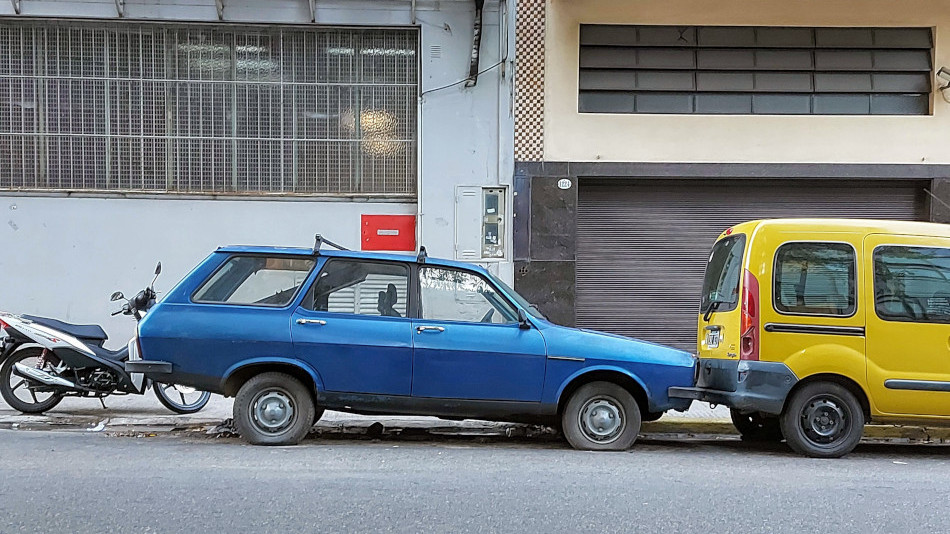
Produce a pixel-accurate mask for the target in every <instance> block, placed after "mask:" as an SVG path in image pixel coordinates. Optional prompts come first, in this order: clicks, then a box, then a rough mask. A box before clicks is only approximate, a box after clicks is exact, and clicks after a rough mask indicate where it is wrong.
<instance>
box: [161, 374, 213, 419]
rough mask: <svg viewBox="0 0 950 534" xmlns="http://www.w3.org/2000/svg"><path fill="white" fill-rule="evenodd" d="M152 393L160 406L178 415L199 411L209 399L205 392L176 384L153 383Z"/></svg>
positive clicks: (209, 396) (208, 394) (209, 395)
mask: <svg viewBox="0 0 950 534" xmlns="http://www.w3.org/2000/svg"><path fill="white" fill-rule="evenodd" d="M152 391H154V392H155V397H157V398H158V402H160V403H162V406H164V407H166V408H168V409H169V410H171V411H173V412H175V413H178V414H189V413H195V412H198V411H201V409H202V408H204V407H205V405H206V404H208V401H209V400H210V399H211V394H210V393H208V392H207V391H198V390H196V389H195V388H191V387H187V386H182V385H178V384H164V383H162V382H153V383H152Z"/></svg>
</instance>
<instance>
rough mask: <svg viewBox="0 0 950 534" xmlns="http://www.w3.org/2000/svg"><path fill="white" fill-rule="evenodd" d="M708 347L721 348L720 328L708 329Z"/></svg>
mask: <svg viewBox="0 0 950 534" xmlns="http://www.w3.org/2000/svg"><path fill="white" fill-rule="evenodd" d="M706 347H707V348H710V349H718V348H719V329H718V328H717V329H715V330H712V329H710V330H706Z"/></svg>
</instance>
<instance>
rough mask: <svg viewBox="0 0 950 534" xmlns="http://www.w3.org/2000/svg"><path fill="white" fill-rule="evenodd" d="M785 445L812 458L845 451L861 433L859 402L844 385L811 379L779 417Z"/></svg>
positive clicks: (854, 442) (834, 454)
mask: <svg viewBox="0 0 950 534" xmlns="http://www.w3.org/2000/svg"><path fill="white" fill-rule="evenodd" d="M781 424H782V433H783V434H784V435H785V440H786V441H787V442H788V446H789V447H791V448H792V450H794V451H795V452H797V453H799V454H804V455H805V456H811V457H813V458H838V457H840V456H844V455H845V454H848V453H849V452H851V451H852V450H854V448H855V447H856V446H857V445H858V442H859V441H861V435H862V434H863V433H864V411H863V410H862V409H861V403H860V402H858V399H857V398H855V396H854V394H852V393H851V392H850V391H849V390H848V389H847V388H846V387H844V386H842V385H840V384H836V383H834V382H814V383H811V384H808V385H806V386H804V387H802V388H801V389H799V390H798V391H796V392H795V393H794V394H793V395H792V398H791V399H790V400H789V402H788V404H787V405H786V406H785V411H784V412H783V413H782V416H781Z"/></svg>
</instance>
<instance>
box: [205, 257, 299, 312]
mask: <svg viewBox="0 0 950 534" xmlns="http://www.w3.org/2000/svg"><path fill="white" fill-rule="evenodd" d="M313 264H314V260H313V259H312V258H295V257H288V256H276V257H275V256H250V255H237V256H232V257H231V258H229V259H228V261H226V262H225V263H224V265H222V266H221V267H220V268H218V270H217V271H215V272H214V274H212V275H211V276H210V277H209V278H208V279H207V280H206V281H205V282H204V283H203V284H202V285H201V287H199V288H198V290H197V291H195V293H194V295H193V296H192V300H193V301H194V302H202V303H214V304H242V305H250V306H278V307H282V306H286V305H287V304H289V303H290V301H291V300H293V298H294V296H295V295H296V294H297V291H298V290H299V289H300V286H301V285H302V284H303V283H304V281H305V280H306V279H307V275H308V274H309V273H310V270H311V269H313Z"/></svg>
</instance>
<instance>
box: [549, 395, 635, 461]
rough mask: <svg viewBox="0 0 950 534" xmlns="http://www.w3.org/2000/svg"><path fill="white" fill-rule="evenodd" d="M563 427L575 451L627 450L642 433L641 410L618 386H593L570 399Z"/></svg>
mask: <svg viewBox="0 0 950 534" xmlns="http://www.w3.org/2000/svg"><path fill="white" fill-rule="evenodd" d="M561 427H562V431H563V432H564V437H565V438H567V442H568V443H570V444H571V446H572V447H574V448H575V449H581V450H589V451H622V450H626V449H629V448H630V446H631V445H633V442H634V441H636V439H637V434H638V433H640V407H639V406H638V405H637V401H636V400H635V399H634V398H633V395H631V394H630V392H629V391H627V390H626V389H624V388H622V387H620V386H618V385H617V384H614V383H612V382H591V383H590V384H584V385H583V386H581V387H580V388H578V389H577V391H575V392H574V394H573V395H571V398H570V400H569V401H568V402H567V406H565V407H564V412H563V413H562V414H561Z"/></svg>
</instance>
